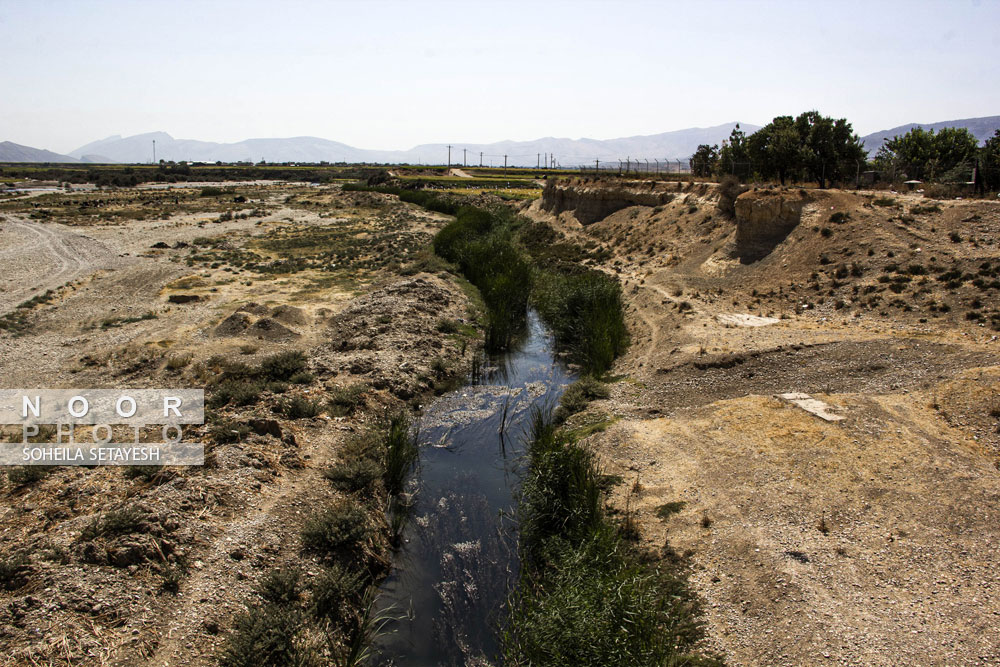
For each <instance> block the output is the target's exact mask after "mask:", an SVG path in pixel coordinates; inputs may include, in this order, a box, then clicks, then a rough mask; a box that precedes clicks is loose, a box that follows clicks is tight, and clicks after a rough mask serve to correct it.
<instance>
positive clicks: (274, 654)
mask: <svg viewBox="0 0 1000 667" xmlns="http://www.w3.org/2000/svg"><path fill="white" fill-rule="evenodd" d="M302 630H303V628H302V613H301V612H300V611H299V610H298V609H296V608H294V607H285V606H279V605H265V606H260V607H250V608H249V609H247V610H246V611H245V612H243V613H242V614H239V615H238V616H237V617H236V619H235V621H234V623H233V631H232V634H230V636H229V638H228V640H227V641H226V644H225V645H224V646H223V649H222V653H221V655H220V657H219V664H220V665H221V666H222V667H286V666H288V665H310V664H316V662H317V661H316V659H315V658H316V656H315V655H314V653H315V652H314V650H311V649H310V648H308V647H307V646H304V645H303V644H302V642H300V641H299V635H300V633H301V632H302Z"/></svg>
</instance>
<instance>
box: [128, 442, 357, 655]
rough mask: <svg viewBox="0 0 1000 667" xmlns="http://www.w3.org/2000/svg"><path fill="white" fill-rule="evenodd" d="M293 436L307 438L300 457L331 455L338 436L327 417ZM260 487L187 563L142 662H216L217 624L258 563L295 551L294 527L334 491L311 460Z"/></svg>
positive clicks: (234, 607)
mask: <svg viewBox="0 0 1000 667" xmlns="http://www.w3.org/2000/svg"><path fill="white" fill-rule="evenodd" d="M298 438H299V439H300V440H305V441H306V442H301V441H300V443H299V444H300V447H301V450H300V451H301V453H302V454H303V455H304V456H303V458H305V459H306V460H312V461H320V462H322V461H330V460H333V458H334V454H335V450H336V446H335V443H336V442H337V441H338V440H339V436H338V431H337V428H336V426H335V425H334V424H333V423H331V422H327V423H324V424H323V425H322V426H319V427H318V428H309V429H305V430H300V431H299V432H298ZM264 488H265V491H263V492H262V495H263V497H259V496H258V500H257V502H256V503H255V504H254V505H252V506H248V507H243V508H234V510H233V512H232V517H231V520H230V521H228V522H226V523H224V524H223V526H222V529H221V531H220V532H219V533H218V534H217V535H215V536H214V537H213V544H212V546H211V547H210V548H209V550H208V551H207V553H205V554H204V555H203V556H202V558H201V560H199V561H196V562H195V563H194V564H193V568H194V570H193V573H192V574H191V575H189V577H188V579H187V581H186V582H185V583H184V584H183V586H182V588H181V591H180V593H179V594H178V596H177V602H178V603H177V605H176V607H175V608H174V609H173V610H172V611H170V612H169V614H168V616H167V617H166V618H164V619H159V620H158V621H157V623H156V625H155V627H154V629H152V632H153V634H154V635H159V637H160V644H159V645H158V646H157V647H156V651H155V653H154V654H153V655H151V656H150V657H149V658H148V660H147V662H146V663H145V664H148V665H156V666H163V667H166V666H168V665H180V664H184V665H209V664H215V663H216V661H217V659H218V650H219V647H220V646H221V644H222V642H223V641H224V639H225V636H224V633H218V631H217V630H215V628H216V627H224V626H225V625H226V624H227V622H228V620H229V617H230V616H231V615H232V614H234V613H236V612H238V611H239V610H240V609H241V608H242V606H243V603H244V601H245V600H246V599H247V598H248V597H249V594H250V591H251V590H252V585H251V582H254V581H256V580H257V579H259V577H260V573H261V571H262V570H263V569H265V568H266V567H268V566H273V565H274V564H275V563H277V562H280V561H282V560H284V559H285V558H288V557H292V556H298V555H299V546H300V545H299V542H298V534H297V532H296V530H295V527H296V526H299V525H300V524H301V523H302V521H303V520H304V518H305V516H306V515H307V514H308V513H309V512H310V511H311V509H312V508H315V507H317V506H319V505H320V504H321V503H323V502H326V501H328V500H329V499H330V498H331V497H332V492H331V490H330V489H331V487H330V485H329V484H326V483H325V482H324V480H323V479H322V477H321V475H320V470H319V469H318V468H311V467H309V468H301V469H297V470H296V469H293V470H288V471H285V472H284V473H283V474H282V476H281V477H279V478H278V479H277V481H276V482H275V483H274V484H273V485H271V486H267V487H264ZM299 562H300V563H301V560H300V561H299ZM307 569H308V568H307Z"/></svg>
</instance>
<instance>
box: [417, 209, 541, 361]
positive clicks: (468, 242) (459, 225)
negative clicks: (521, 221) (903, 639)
mask: <svg viewBox="0 0 1000 667" xmlns="http://www.w3.org/2000/svg"><path fill="white" fill-rule="evenodd" d="M512 223H513V220H512V216H510V214H508V213H506V212H505V211H503V210H495V211H489V210H486V209H482V208H475V207H471V206H465V207H462V208H461V209H460V210H459V211H458V213H457V215H456V218H455V220H453V221H452V222H450V223H449V224H448V225H447V226H445V228H444V229H442V230H441V231H440V232H438V234H437V235H436V236H435V237H434V251H435V252H436V253H437V254H439V255H440V256H441V257H444V258H445V259H447V260H449V261H451V262H454V263H455V264H456V265H457V266H458V268H459V270H460V271H461V272H462V274H463V275H464V276H465V277H466V278H467V279H468V280H469V282H470V283H472V284H473V285H475V286H476V287H477V288H478V289H479V291H480V293H481V294H482V296H483V303H484V304H485V305H486V315H487V326H486V349H487V351H489V352H499V351H502V350H506V349H509V348H510V347H511V346H512V345H513V344H514V343H515V342H516V341H517V340H518V338H519V337H520V335H521V333H522V332H523V330H524V323H525V318H526V313H527V308H528V298H529V297H530V295H531V284H532V271H531V263H530V261H529V259H528V257H527V255H526V254H525V252H524V251H523V250H522V249H521V248H520V247H519V246H518V244H517V243H516V238H515V231H514V226H513V224H512Z"/></svg>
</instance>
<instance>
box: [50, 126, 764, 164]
mask: <svg viewBox="0 0 1000 667" xmlns="http://www.w3.org/2000/svg"><path fill="white" fill-rule="evenodd" d="M735 125H736V123H727V124H725V125H717V126H715V127H707V128H689V129H685V130H676V131H673V132H664V133H662V134H653V135H647V136H635V137H623V138H619V139H562V138H555V137H546V138H544V139H535V140H533V141H500V142H496V143H491V144H472V143H469V144H461V143H454V144H452V149H451V161H452V164H461V162H462V149H465V155H466V160H467V163H468V164H469V165H478V164H479V153H480V152H482V153H483V163H484V164H491V163H492V164H494V165H502V164H503V156H504V155H507V164H509V165H511V166H531V167H533V166H535V164H537V162H538V156H539V155H540V154H546V153H548V154H550V155H551V154H554V155H555V157H556V160H557V161H558V163H559V164H561V165H564V166H576V165H580V164H586V165H591V164H593V163H594V160H601V161H602V162H612V161H615V162H616V161H618V160H619V159H621V160H625V159H627V158H632V159H637V158H638V159H643V160H647V159H648V160H649V162H650V165H652V164H653V161H654V160H657V159H658V160H661V161H662V160H674V159H682V160H683V159H685V158H688V157H690V156H691V154H692V153H694V151H695V150H696V149H697V148H698V144H719V143H721V142H722V140H723V139H726V138H728V137H729V133H730V132H731V131H732V129H733V127H734V126H735ZM741 127H742V128H743V129H744V130H745V131H746V132H747V133H748V134H749V133H752V132H754V131H756V130H757V129H759V126H757V125H748V124H743V125H742V126H741ZM154 141H155V142H156V159H157V160H173V161H176V162H179V161H181V160H187V161H188V162H216V161H220V160H221V161H222V162H240V161H245V162H258V161H260V160H266V161H267V162H390V163H401V162H408V163H414V164H416V163H423V164H444V163H445V162H447V160H448V147H447V145H446V144H422V145H420V146H416V147H414V148H411V149H409V150H406V151H377V150H366V149H363V148H354V147H353V146H348V145H347V144H343V143H340V142H336V141H330V140H328V139H320V138H318V137H290V138H286V139H247V140H245V141H239V142H236V143H230V144H223V143H214V142H209V141H194V140H189V139H174V138H173V137H172V136H170V135H169V134H167V133H166V132H151V133H148V134H138V135H135V136H131V137H121V136H113V137H108V138H107V139H102V140H100V141H95V142H92V143H89V144H87V145H85V146H81V147H80V148H78V149H76V150H75V151H72V152H71V153H70V155H71V156H73V157H74V158H77V159H81V160H83V161H86V162H90V161H97V160H96V159H95V158H94V156H100V157H101V159H102V160H106V161H110V162H125V163H143V162H150V161H152V160H153V142H154Z"/></svg>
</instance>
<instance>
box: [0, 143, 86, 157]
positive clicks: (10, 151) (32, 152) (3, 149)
mask: <svg viewBox="0 0 1000 667" xmlns="http://www.w3.org/2000/svg"><path fill="white" fill-rule="evenodd" d="M0 162H79V160H77V159H76V158H72V157H70V156H68V155H60V154H59V153H53V152H52V151H47V150H43V149H41V148H32V147H31V146H22V145H21V144H15V143H14V142H13V141H0Z"/></svg>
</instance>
